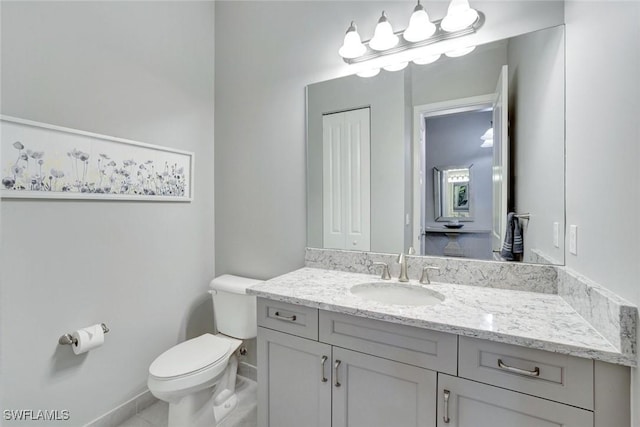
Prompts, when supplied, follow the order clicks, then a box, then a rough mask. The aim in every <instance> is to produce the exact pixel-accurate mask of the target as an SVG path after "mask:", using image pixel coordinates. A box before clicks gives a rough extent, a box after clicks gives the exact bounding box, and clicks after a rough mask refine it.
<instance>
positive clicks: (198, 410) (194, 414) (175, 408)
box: [168, 389, 238, 427]
mask: <svg viewBox="0 0 640 427" xmlns="http://www.w3.org/2000/svg"><path fill="white" fill-rule="evenodd" d="M211 391H212V390H211V389H207V390H202V391H200V392H197V393H192V394H190V395H188V396H185V397H184V398H182V399H181V400H180V402H178V403H171V404H169V423H168V426H169V427H185V426H189V427H215V426H217V425H219V424H220V423H221V422H223V421H224V420H225V419H226V418H227V416H229V414H230V413H231V412H233V410H234V409H236V407H237V406H238V396H236V394H235V393H234V394H231V395H230V396H229V397H228V398H227V399H226V400H225V401H224V402H222V403H220V404H219V405H214V400H215V398H214V396H213V394H212V393H211Z"/></svg>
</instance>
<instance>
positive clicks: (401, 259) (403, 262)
mask: <svg viewBox="0 0 640 427" xmlns="http://www.w3.org/2000/svg"><path fill="white" fill-rule="evenodd" d="M398 264H400V276H399V277H398V282H408V281H409V277H408V276H407V258H406V257H405V256H404V252H401V253H400V255H399V256H398Z"/></svg>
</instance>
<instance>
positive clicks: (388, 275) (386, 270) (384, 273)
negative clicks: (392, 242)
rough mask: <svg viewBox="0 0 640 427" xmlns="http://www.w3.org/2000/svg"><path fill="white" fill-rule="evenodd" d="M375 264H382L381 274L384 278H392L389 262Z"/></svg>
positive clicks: (376, 264) (376, 263) (375, 263)
mask: <svg viewBox="0 0 640 427" xmlns="http://www.w3.org/2000/svg"><path fill="white" fill-rule="evenodd" d="M373 265H374V266H378V265H381V266H382V275H381V276H380V278H381V279H382V280H391V273H389V264H387V263H386V262H374V263H373Z"/></svg>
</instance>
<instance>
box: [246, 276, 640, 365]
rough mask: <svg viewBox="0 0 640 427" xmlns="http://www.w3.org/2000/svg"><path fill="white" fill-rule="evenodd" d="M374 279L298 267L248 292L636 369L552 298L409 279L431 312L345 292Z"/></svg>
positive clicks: (628, 358)
mask: <svg viewBox="0 0 640 427" xmlns="http://www.w3.org/2000/svg"><path fill="white" fill-rule="evenodd" d="M394 280H395V279H394ZM394 280H391V281H390V283H393V282H394ZM378 281H380V278H379V276H374V275H370V274H360V273H348V272H343V271H335V270H324V269H317V268H301V269H299V270H296V271H293V272H291V273H287V274H284V275H282V276H279V277H276V278H274V279H271V280H268V281H266V282H264V283H261V284H258V285H255V286H253V287H251V288H250V289H249V290H248V292H249V293H250V294H253V295H256V296H258V297H262V298H268V299H272V300H278V301H283V302H288V303H292V304H298V305H303V306H307V307H313V308H319V309H322V310H328V311H334V312H339V313H345V314H351V315H355V316H360V317H366V318H370V319H377V320H384V321H388V322H392V323H399V324H403V325H409V326H417V327H421V328H427V329H432V330H436V331H441V332H448V333H452V334H458V335H463V336H468V337H477V338H482V339H487V340H490V341H496V342H502V343H507V344H514V345H520V346H525V347H529V348H536V349H540V350H546V351H551V352H555V353H562V354H568V355H572V356H577V357H584V358H589V359H595V360H601V361H604V362H610V363H615V364H620V365H625V366H635V364H636V360H635V357H631V356H630V355H628V354H623V353H621V352H620V351H619V350H618V349H617V348H616V347H615V346H614V345H612V344H611V343H610V342H609V341H607V340H606V339H605V338H603V337H602V335H600V334H599V333H598V332H597V331H596V330H595V329H594V328H593V327H592V326H591V325H590V324H589V323H588V322H587V321H586V320H584V319H583V318H582V317H581V316H580V315H579V314H578V313H577V312H576V311H575V310H574V309H573V308H572V307H571V306H570V305H569V304H568V303H567V302H566V301H565V300H564V299H562V297H560V296H558V295H554V294H544V293H537V292H525V291H515V290H504V289H495V288H486V287H478V286H469V285H452V284H444V283H432V284H431V285H421V284H419V283H418V282H416V281H413V280H412V281H410V282H409V283H410V284H413V285H415V286H424V287H425V288H428V289H432V290H434V291H437V292H439V293H440V294H442V295H444V296H445V300H444V301H443V302H442V303H440V304H436V305H433V306H405V305H390V304H383V303H378V302H374V301H371V300H366V299H364V298H362V297H359V296H357V295H354V294H352V293H351V292H350V288H351V287H352V286H354V285H357V284H361V283H369V282H378Z"/></svg>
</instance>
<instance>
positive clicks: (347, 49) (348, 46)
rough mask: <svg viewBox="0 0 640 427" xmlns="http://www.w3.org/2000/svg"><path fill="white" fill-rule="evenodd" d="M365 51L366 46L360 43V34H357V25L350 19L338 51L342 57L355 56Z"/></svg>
mask: <svg viewBox="0 0 640 427" xmlns="http://www.w3.org/2000/svg"><path fill="white" fill-rule="evenodd" d="M366 51H367V47H366V46H365V45H363V44H362V40H361V39H360V34H358V27H356V24H354V23H353V21H351V25H349V28H347V33H346V34H345V35H344V42H343V43H342V47H341V48H340V49H339V50H338V53H339V54H340V56H342V57H343V58H357V57H358V56H362V55H364V53H365V52H366Z"/></svg>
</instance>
